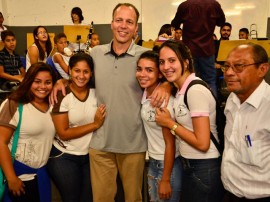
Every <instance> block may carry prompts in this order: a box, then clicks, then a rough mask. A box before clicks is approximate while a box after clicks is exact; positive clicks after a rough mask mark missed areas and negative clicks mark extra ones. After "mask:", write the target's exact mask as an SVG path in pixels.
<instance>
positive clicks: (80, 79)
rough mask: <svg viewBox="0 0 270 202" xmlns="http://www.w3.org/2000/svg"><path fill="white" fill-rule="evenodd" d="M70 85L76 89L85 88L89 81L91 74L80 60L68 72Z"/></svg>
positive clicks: (86, 65)
mask: <svg viewBox="0 0 270 202" xmlns="http://www.w3.org/2000/svg"><path fill="white" fill-rule="evenodd" d="M70 76H71V81H72V85H73V86H74V87H76V88H85V87H86V86H87V84H88V82H89V81H90V78H91V76H92V72H91V69H90V67H89V66H88V64H87V62H86V61H84V60H81V61H79V62H77V63H76V64H75V65H74V66H73V67H72V68H71V70H70Z"/></svg>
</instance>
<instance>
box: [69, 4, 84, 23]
mask: <svg viewBox="0 0 270 202" xmlns="http://www.w3.org/2000/svg"><path fill="white" fill-rule="evenodd" d="M72 14H76V15H78V16H79V19H80V20H79V22H80V23H81V22H82V21H83V20H84V17H83V14H82V9H81V8H79V7H74V8H72V10H71V19H72V22H74V20H73V17H72Z"/></svg>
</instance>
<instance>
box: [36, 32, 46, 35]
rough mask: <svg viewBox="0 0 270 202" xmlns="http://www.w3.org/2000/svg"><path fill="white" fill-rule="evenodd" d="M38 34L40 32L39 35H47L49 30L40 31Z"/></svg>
mask: <svg viewBox="0 0 270 202" xmlns="http://www.w3.org/2000/svg"><path fill="white" fill-rule="evenodd" d="M37 34H38V35H43V34H44V35H47V32H38V33H37Z"/></svg>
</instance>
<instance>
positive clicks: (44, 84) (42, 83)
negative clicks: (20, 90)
mask: <svg viewBox="0 0 270 202" xmlns="http://www.w3.org/2000/svg"><path fill="white" fill-rule="evenodd" d="M52 88H53V80H52V76H51V74H50V72H48V71H40V72H38V73H37V75H36V77H35V79H34V81H33V83H32V85H31V88H30V91H31V93H32V94H33V95H34V101H36V102H42V101H44V100H45V99H46V98H47V96H48V95H49V94H50V93H51V91H52Z"/></svg>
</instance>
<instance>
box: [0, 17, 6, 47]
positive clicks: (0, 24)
mask: <svg viewBox="0 0 270 202" xmlns="http://www.w3.org/2000/svg"><path fill="white" fill-rule="evenodd" d="M3 22H4V16H3V14H2V12H0V36H1V32H2V31H5V30H7V28H6V27H5V26H4V25H3ZM1 41H2V39H1V37H0V42H1Z"/></svg>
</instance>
